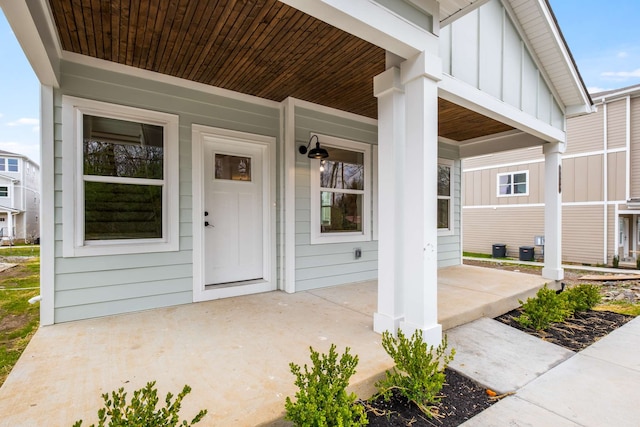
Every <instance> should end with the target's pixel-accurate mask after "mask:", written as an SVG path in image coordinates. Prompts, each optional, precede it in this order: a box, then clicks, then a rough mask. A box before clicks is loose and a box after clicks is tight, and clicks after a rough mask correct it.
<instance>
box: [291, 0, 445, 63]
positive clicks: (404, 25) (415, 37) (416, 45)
mask: <svg viewBox="0 0 640 427" xmlns="http://www.w3.org/2000/svg"><path fill="white" fill-rule="evenodd" d="M280 1H281V2H282V3H285V4H287V5H289V6H291V7H293V8H296V9H298V10H300V11H302V12H304V13H306V14H308V15H311V16H313V17H314V18H317V19H320V20H321V21H324V22H326V23H327V24H329V25H332V26H334V27H336V28H339V29H341V30H343V31H346V32H347V33H349V34H353V35H354V36H356V37H359V38H361V39H363V40H366V41H368V42H369V43H372V44H374V45H376V46H379V47H381V48H383V49H385V50H387V51H389V52H392V53H394V54H396V55H398V56H401V57H403V58H411V57H412V56H414V55H416V54H418V53H420V52H424V51H427V52H432V53H437V52H438V37H436V36H435V35H434V34H431V33H430V32H428V31H426V30H424V29H422V28H420V27H418V26H417V25H415V24H413V23H411V22H409V21H407V20H406V19H404V18H402V17H400V16H398V15H397V14H395V13H393V12H391V11H390V10H388V9H386V8H384V7H383V6H381V5H379V4H378V3H376V2H374V1H372V0H349V1H344V0H280ZM434 19H437V17H434Z"/></svg>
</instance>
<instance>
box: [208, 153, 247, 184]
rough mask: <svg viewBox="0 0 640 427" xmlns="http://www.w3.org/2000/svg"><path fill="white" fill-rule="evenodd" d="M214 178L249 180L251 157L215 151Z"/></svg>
mask: <svg viewBox="0 0 640 427" xmlns="http://www.w3.org/2000/svg"><path fill="white" fill-rule="evenodd" d="M215 161H216V165H215V171H216V172H215V175H216V179H228V180H231V181H251V157H238V156H229V155H227V154H217V153H216V160H215Z"/></svg>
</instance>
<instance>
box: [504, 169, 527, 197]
mask: <svg viewBox="0 0 640 427" xmlns="http://www.w3.org/2000/svg"><path fill="white" fill-rule="evenodd" d="M528 180H529V173H528V172H527V171H521V172H509V173H500V174H498V196H511V195H515V196H517V195H527V194H529V190H528Z"/></svg>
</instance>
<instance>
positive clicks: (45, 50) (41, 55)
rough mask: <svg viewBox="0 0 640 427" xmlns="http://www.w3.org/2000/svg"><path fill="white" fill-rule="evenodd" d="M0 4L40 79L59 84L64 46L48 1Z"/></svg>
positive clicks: (12, 0)
mask: <svg viewBox="0 0 640 427" xmlns="http://www.w3.org/2000/svg"><path fill="white" fill-rule="evenodd" d="M27 3H28V4H27ZM29 5H30V6H29ZM0 7H1V8H2V11H3V12H4V15H5V17H6V18H7V21H8V22H9V25H10V26H11V29H12V30H13V33H14V34H15V36H16V39H17V40H18V43H20V47H22V50H23V52H24V54H25V56H26V57H27V60H28V61H29V64H31V68H33V71H34V72H35V74H36V76H37V77H38V80H39V81H40V83H41V84H43V85H45V86H52V87H59V86H60V84H59V82H60V52H61V50H60V44H59V42H58V39H57V37H56V35H55V31H54V30H53V21H52V19H51V14H50V13H49V8H48V7H47V6H46V2H44V1H32V2H25V1H15V0H0ZM39 29H40V30H39Z"/></svg>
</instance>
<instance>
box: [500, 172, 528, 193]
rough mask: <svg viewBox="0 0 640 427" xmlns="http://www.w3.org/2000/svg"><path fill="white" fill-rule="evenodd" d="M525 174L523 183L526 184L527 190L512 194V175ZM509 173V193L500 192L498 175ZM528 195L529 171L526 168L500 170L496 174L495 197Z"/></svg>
mask: <svg viewBox="0 0 640 427" xmlns="http://www.w3.org/2000/svg"><path fill="white" fill-rule="evenodd" d="M522 173H523V174H525V185H526V186H527V191H525V192H524V193H517V194H514V192H513V186H514V182H513V178H514V175H518V174H522ZM508 175H511V194H500V177H503V176H508ZM528 195H529V171H528V170H520V171H514V172H501V173H498V174H497V175H496V196H497V197H519V196H528Z"/></svg>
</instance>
